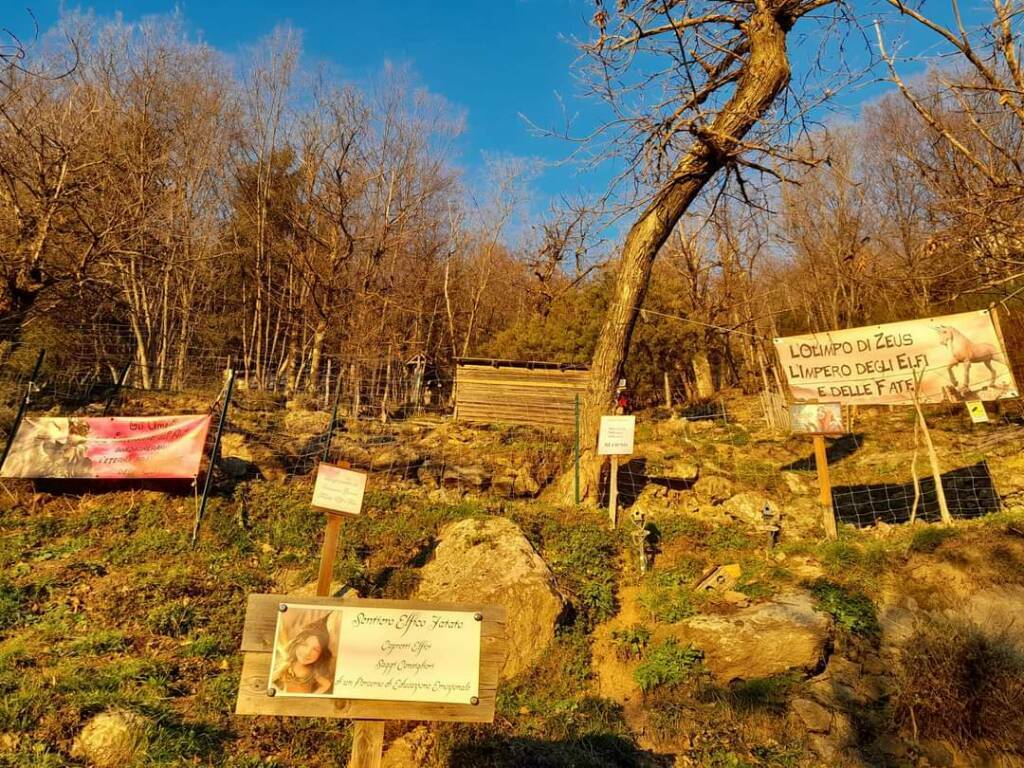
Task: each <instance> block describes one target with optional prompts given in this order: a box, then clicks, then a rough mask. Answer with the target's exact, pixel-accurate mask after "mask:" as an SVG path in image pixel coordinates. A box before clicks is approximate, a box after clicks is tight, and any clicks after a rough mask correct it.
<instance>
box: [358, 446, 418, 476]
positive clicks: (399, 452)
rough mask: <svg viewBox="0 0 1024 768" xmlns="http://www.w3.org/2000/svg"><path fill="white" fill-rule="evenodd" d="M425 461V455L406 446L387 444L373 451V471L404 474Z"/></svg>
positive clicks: (371, 461)
mask: <svg viewBox="0 0 1024 768" xmlns="http://www.w3.org/2000/svg"><path fill="white" fill-rule="evenodd" d="M422 463H423V456H421V455H420V454H419V453H417V452H416V451H414V450H412V449H411V448H408V447H405V446H397V445H392V446H386V447H384V448H381V449H380V450H378V451H375V452H373V453H371V458H370V471H371V472H398V473H400V474H404V473H405V472H408V471H409V470H410V469H411V468H412V467H414V466H416V465H417V464H422Z"/></svg>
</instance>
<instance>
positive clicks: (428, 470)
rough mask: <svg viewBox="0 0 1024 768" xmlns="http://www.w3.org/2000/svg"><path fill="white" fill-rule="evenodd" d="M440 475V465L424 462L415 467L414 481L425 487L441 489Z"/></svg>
mask: <svg viewBox="0 0 1024 768" xmlns="http://www.w3.org/2000/svg"><path fill="white" fill-rule="evenodd" d="M441 474H442V469H441V465H440V464H435V463H433V462H424V463H423V464H420V465H419V466H418V467H416V479H417V480H419V482H420V484H421V485H426V486H428V487H430V488H440V487H441Z"/></svg>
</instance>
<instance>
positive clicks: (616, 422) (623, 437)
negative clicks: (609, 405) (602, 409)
mask: <svg viewBox="0 0 1024 768" xmlns="http://www.w3.org/2000/svg"><path fill="white" fill-rule="evenodd" d="M635 431H636V416H602V417H601V430H600V432H599V433H598V437H597V453H598V455H599V456H629V455H630V454H632V453H633V433H634V432H635Z"/></svg>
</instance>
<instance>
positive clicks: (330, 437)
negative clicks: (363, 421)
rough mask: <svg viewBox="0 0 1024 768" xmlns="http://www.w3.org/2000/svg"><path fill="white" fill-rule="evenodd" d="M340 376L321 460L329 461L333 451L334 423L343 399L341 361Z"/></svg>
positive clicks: (336, 420) (335, 384) (336, 384)
mask: <svg viewBox="0 0 1024 768" xmlns="http://www.w3.org/2000/svg"><path fill="white" fill-rule="evenodd" d="M338 368H339V370H338V378H337V380H336V381H335V382H334V386H335V390H334V407H333V408H332V409H331V424H330V426H329V427H327V444H326V445H325V446H324V455H323V458H322V459H321V461H327V457H328V456H329V455H330V453H331V440H333V439H334V425H335V424H337V423H338V400H340V399H341V370H340V369H341V363H338Z"/></svg>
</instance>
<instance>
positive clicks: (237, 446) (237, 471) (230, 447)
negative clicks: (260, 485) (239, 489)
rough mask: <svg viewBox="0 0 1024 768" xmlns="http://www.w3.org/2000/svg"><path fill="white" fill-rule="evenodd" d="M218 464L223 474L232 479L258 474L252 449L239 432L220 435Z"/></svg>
mask: <svg viewBox="0 0 1024 768" xmlns="http://www.w3.org/2000/svg"><path fill="white" fill-rule="evenodd" d="M219 465H220V468H221V470H222V471H223V472H224V474H225V475H227V476H228V477H230V478H232V479H233V480H241V479H243V478H245V477H251V476H256V475H258V474H259V469H257V467H256V465H255V463H254V460H253V455H252V451H251V450H250V449H249V446H248V444H246V442H245V438H244V437H242V435H239V434H233V433H228V434H225V435H222V436H221V438H220V461H219Z"/></svg>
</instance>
